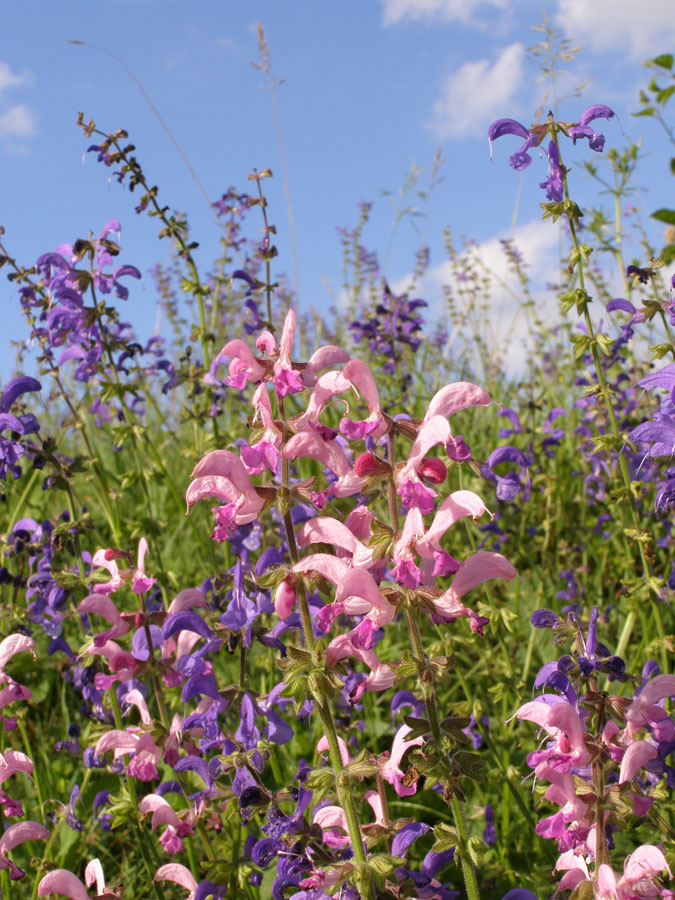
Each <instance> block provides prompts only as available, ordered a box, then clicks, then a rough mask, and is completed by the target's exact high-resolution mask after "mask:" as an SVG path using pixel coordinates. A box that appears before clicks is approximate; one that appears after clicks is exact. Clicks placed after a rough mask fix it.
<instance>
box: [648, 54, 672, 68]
mask: <svg viewBox="0 0 675 900" xmlns="http://www.w3.org/2000/svg"><path fill="white" fill-rule="evenodd" d="M651 62H652V63H653V65H655V66H661V68H662V69H672V68H673V54H672V53H662V54H661V55H660V56H655V57H654V59H653V60H651Z"/></svg>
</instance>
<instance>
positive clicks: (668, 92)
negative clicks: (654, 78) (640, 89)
mask: <svg viewBox="0 0 675 900" xmlns="http://www.w3.org/2000/svg"><path fill="white" fill-rule="evenodd" d="M673 94H675V84H671V86H670V87H667V88H663V90H662V91H659V92H658V93H657V95H656V102H657V103H667V102H668V101H669V100H670V98H671V97H672V96H673Z"/></svg>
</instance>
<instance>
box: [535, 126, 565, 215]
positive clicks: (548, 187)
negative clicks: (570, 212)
mask: <svg viewBox="0 0 675 900" xmlns="http://www.w3.org/2000/svg"><path fill="white" fill-rule="evenodd" d="M547 153H548V164H549V168H550V172H551V174H550V175H549V176H548V178H547V179H546V181H542V182H541V183H540V184H539V187H540V188H543V190H545V191H546V199H547V200H552V201H553V202H555V203H561V202H562V199H563V196H564V188H563V180H564V176H565V170H564V169H563V167H562V166H561V165H560V154H559V153H558V145H557V144H556V142H555V141H550V142H549V145H548V150H547Z"/></svg>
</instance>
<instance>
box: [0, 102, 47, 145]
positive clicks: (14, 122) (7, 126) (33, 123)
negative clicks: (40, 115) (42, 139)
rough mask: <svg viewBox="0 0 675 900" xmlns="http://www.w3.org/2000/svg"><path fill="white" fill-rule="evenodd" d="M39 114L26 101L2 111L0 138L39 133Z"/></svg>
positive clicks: (20, 136) (27, 136) (22, 136)
mask: <svg viewBox="0 0 675 900" xmlns="http://www.w3.org/2000/svg"><path fill="white" fill-rule="evenodd" d="M37 130H38V129H37V116H36V114H35V113H34V112H33V110H32V109H31V108H30V107H29V106H26V104H25V103H15V104H14V106H10V107H9V108H8V109H6V110H5V111H4V112H3V113H0V138H29V137H34V136H35V135H36V134H37Z"/></svg>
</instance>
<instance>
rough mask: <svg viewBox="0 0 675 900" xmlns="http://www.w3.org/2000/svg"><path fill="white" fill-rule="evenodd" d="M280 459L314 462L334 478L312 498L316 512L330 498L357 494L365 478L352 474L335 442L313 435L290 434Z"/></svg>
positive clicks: (343, 453)
mask: <svg viewBox="0 0 675 900" xmlns="http://www.w3.org/2000/svg"><path fill="white" fill-rule="evenodd" d="M331 374H332V373H331ZM284 456H286V457H287V458H288V459H295V458H296V457H298V456H300V457H303V458H309V459H316V460H317V461H318V462H320V463H322V464H323V465H324V466H325V467H326V468H327V469H330V471H331V472H333V474H334V475H337V481H336V482H335V484H332V485H331V486H330V487H329V488H328V489H327V490H326V491H323V492H321V493H320V494H319V493H317V495H316V499H314V497H313V498H312V500H313V502H314V504H315V506H318V507H319V508H322V507H323V506H324V504H325V503H326V501H327V500H328V499H330V497H351V496H352V495H353V494H358V493H359V492H360V491H361V490H362V488H363V486H364V484H365V482H366V480H365V478H359V477H358V476H357V475H356V474H355V473H354V470H353V469H352V467H351V466H350V464H349V461H348V460H347V456H346V454H345V452H344V450H343V449H342V447H341V446H340V444H339V443H338V442H337V441H335V440H330V441H326V440H324V439H323V438H322V437H321V435H320V434H318V433H317V432H316V431H300V432H298V434H294V435H293V437H292V438H291V439H290V440H289V442H288V443H287V444H286V446H285V448H284Z"/></svg>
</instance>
